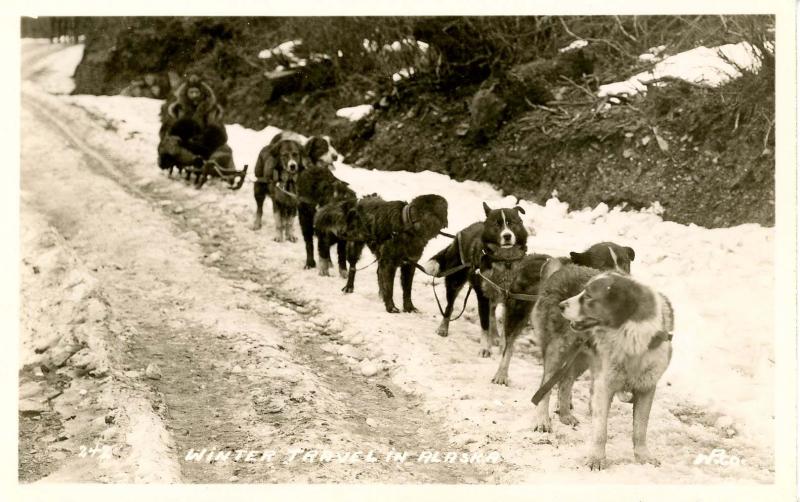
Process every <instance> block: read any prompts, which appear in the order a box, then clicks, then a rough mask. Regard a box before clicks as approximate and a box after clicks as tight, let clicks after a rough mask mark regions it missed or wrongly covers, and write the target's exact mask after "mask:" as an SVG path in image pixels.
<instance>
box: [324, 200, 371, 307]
mask: <svg viewBox="0 0 800 502" xmlns="http://www.w3.org/2000/svg"><path fill="white" fill-rule="evenodd" d="M356 203H357V199H356V197H355V194H354V193H353V192H352V191H350V190H349V189H348V191H346V192H338V193H337V194H336V195H335V196H334V199H333V200H332V201H331V202H329V203H328V204H325V205H324V206H322V207H321V208H319V210H318V211H317V213H316V215H315V216H314V234H315V235H316V236H317V249H318V252H319V258H320V270H319V274H320V275H329V274H328V271H329V270H330V267H331V266H332V265H333V263H332V262H331V246H333V245H334V244H335V245H336V258H337V264H338V266H339V276H340V277H342V278H347V279H348V281H347V285H345V287H344V288H342V291H343V292H345V293H352V292H353V283H354V281H355V270H356V268H355V267H356V263H357V262H358V259H359V258H360V256H361V251H362V250H363V248H364V242H363V241H360V240H358V239H359V238H358V237H357V236H350V235H348V234H347V214H348V213H349V212H350V211H351V210H353V209H355V207H356ZM348 264H349V265H350V270H351V271H352V274H348V272H347V266H348ZM351 275H352V276H351Z"/></svg>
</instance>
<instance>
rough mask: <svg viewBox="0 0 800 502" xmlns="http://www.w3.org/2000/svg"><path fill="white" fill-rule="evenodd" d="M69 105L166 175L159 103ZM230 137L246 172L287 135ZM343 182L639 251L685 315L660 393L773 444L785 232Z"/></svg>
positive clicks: (559, 242)
mask: <svg viewBox="0 0 800 502" xmlns="http://www.w3.org/2000/svg"><path fill="white" fill-rule="evenodd" d="M709 51H711V52H709ZM689 52H690V53H692V54H693V55H691V56H689V55H685V54H686V53H684V55H678V56H682V57H680V58H677V59H673V58H676V57H677V56H673V57H671V58H667V59H665V60H664V61H662V62H661V63H659V65H662V64H663V66H661V67H660V68H661V69H660V70H658V72H659V73H658V74H659V75H662V76H663V75H666V74H667V73H668V72H672V73H671V74H672V75H677V74H680V75H682V76H686V78H695V79H696V78H700V76H701V75H703V76H705V75H708V74H707V73H703V71H701V70H698V71H697V72H693V73H687V72H685V71H684V70H685V69H686V68H687V64H688V62H711V61H713V60H714V58H717V59H716V60H717V61H721V59H719V56H718V55H717V56H714V58H712V57H710V54H711V53H712V52H713V53H714V54H717V52H716V49H713V50H712V49H706V48H702V47H701V48H698V50H695V51H694V52H693V51H689ZM725 53H726V54H727V55H728V56H729V57H732V58H739V59H736V60H737V61H739V62H740V63H743V64H744V63H746V62H747V61H749V62H750V63H749V64H751V65H752V64H753V62H752V59H746V58H748V57H751V56H752V53H751V52H748V51H746V50H743V48H741V47H740V48H739V49H735V48H733V47H730V48H728V49H726V52H725ZM747 54H750V56H748V55H747ZM670 60H672V61H670ZM75 64H77V62H75ZM57 66H58V67H59V68H61V69H60V70H59V71H64V73H62V74H61V75H55V74H53V75H52V78H53V79H54V80H58V79H61V78H63V76H64V75H65V74H68V75H72V71H74V66H73V67H72V69H71V70H70V71H69V72H67V71H66V68H65V66H66V65H64V66H61V64H60V63H59V64H58V65H57ZM751 67H752V66H751ZM654 72H655V70H654ZM54 73H57V72H54ZM728 75H730V74H728ZM703 78H705V77H703ZM708 78H709V79H712V77H710V76H709V77H708ZM695 81H696V80H695ZM710 81H712V82H720V80H719V79H718V80H710ZM64 99H65V100H67V101H68V102H70V103H71V104H73V105H74V106H78V107H81V108H84V109H87V110H90V111H93V112H95V113H97V112H100V113H102V115H103V116H104V117H106V118H107V120H110V121H111V123H113V124H114V125H115V126H117V127H118V129H119V133H120V135H123V136H124V135H130V136H134V135H138V136H140V139H141V140H142V143H143V144H144V145H146V146H147V148H150V149H151V151H150V153H149V154H148V153H146V151H143V153H142V155H152V157H153V170H154V171H155V170H156V167H155V146H156V144H157V141H158V138H157V131H158V127H159V119H158V107H159V104H160V102H158V101H156V100H152V99H146V98H131V97H103V96H69V97H65V98H64ZM227 131H228V135H229V144H230V146H231V147H232V149H233V152H234V157H235V162H236V163H237V166H241V165H243V164H250V165H252V164H253V162H255V160H256V156H257V154H258V151H259V150H260V149H261V148H262V147H263V146H264V145H266V144H268V142H269V141H270V139H271V138H272V136H274V135H275V134H277V133H278V132H279V129H277V128H275V127H267V128H265V129H263V130H261V131H253V130H250V129H247V128H245V127H242V126H240V125H237V124H233V125H229V126H227ZM303 132H304V133H306V134H309V133H313V131H303ZM132 154H137V151H132ZM336 176H337V177H339V178H341V179H343V180H344V181H347V182H348V183H349V184H350V186H351V187H352V188H353V189H354V190H355V191H356V192H357V193H358V194H359V195H364V194H368V193H378V194H380V195H381V196H382V197H384V198H385V199H387V200H395V199H402V200H409V199H411V198H412V197H415V196H417V195H421V194H424V193H436V194H440V195H442V196H444V197H445V198H446V199H447V200H448V203H449V228H448V229H447V230H448V231H450V232H456V231H458V230H459V229H461V228H463V227H465V226H466V225H468V224H470V223H472V222H474V221H478V220H481V219H482V218H483V216H484V214H483V209H482V203H483V202H487V203H488V204H489V206H491V207H510V206H513V205H515V204H518V205H519V206H521V207H522V208H524V209H525V215H523V218H524V222H525V224H526V226H527V228H528V229H529V231H530V235H531V236H530V239H529V241H528V248H529V250H530V251H536V252H540V253H548V254H552V255H556V256H563V255H567V254H568V253H569V252H570V251H579V250H583V249H585V248H586V247H588V246H589V245H591V244H593V243H595V242H599V241H604V240H612V241H615V242H617V243H619V244H622V245H627V246H631V247H633V248H634V249H635V251H636V259H635V261H634V262H633V263H632V267H631V268H632V274H633V275H634V276H635V277H636V278H638V279H639V280H641V281H643V282H645V283H647V284H649V285H651V286H653V287H654V288H656V289H658V290H660V291H661V292H663V293H664V294H666V295H667V296H668V297H669V298H670V300H671V301H672V303H673V306H674V308H675V312H676V329H675V339H674V342H673V344H674V354H673V358H672V363H671V365H670V367H669V369H668V370H667V372H666V373H665V375H664V377H663V379H662V382H661V384H660V385H659V388H660V389H664V386H666V388H667V389H668V390H667V391H663V390H662V392H665V394H669V395H670V396H673V398H674V399H680V400H681V403H683V404H685V405H687V406H689V405H691V406H697V407H702V408H704V409H705V410H707V411H708V412H709V413H711V414H712V415H716V416H720V417H723V418H724V419H725V421H726V422H727V421H729V420H730V421H732V423H734V424H736V431H737V433H738V434H740V435H741V437H742V439H743V440H747V441H751V442H752V443H754V444H760V445H771V444H772V443H773V427H774V417H773V404H774V395H773V389H774V385H773V384H774V361H775V354H774V335H775V325H774V317H775V316H774V296H773V294H774V289H773V285H774V281H775V278H774V257H773V254H774V251H775V249H774V241H775V231H774V228H768V227H762V226H760V225H756V224H745V225H739V226H736V227H731V228H716V229H708V228H703V227H700V226H697V225H693V224H689V225H682V224H679V223H675V222H670V221H664V220H663V219H662V218H661V217H660V216H659V213H660V211H659V208H660V205H659V204H658V203H657V202H656V203H654V204H653V206H652V207H651V208H648V209H647V210H643V211H623V210H622V209H621V208H611V207H608V206H607V205H605V204H599V205H598V206H596V207H594V208H589V207H586V208H570V207H569V206H568V204H567V203H565V202H563V201H561V200H559V199H558V198H557V197H552V198H551V199H549V200H548V201H546V202H545V203H544V204H543V205H540V204H536V203H534V202H531V201H526V200H520V201H517V199H516V198H514V197H511V196H503V195H502V194H501V193H500V192H499V191H498V190H497V189H495V188H494V187H492V186H491V185H490V184H488V183H483V182H476V181H464V182H459V181H455V180H453V179H451V178H449V177H448V176H446V175H443V174H439V173H434V172H429V171H424V172H419V173H413V172H407V171H381V170H372V169H367V168H358V167H353V166H350V165H346V164H338V165H337V170H336ZM251 193H252V191H251V189H249V188H248V187H247V186H246V187H244V188H243V189H242V190H241V191H239V192H236V193H235V194H234V195H232V197H235V198H243V199H244V198H246V199H247V200H248V201H250V200H251V199H250V198H251V197H252V195H251ZM242 224H245V223H242ZM449 242H450V241H449V239H447V238H446V237H437V238H436V239H434V240H433V241H431V242H430V243H429V245H428V247H427V248H426V250H425V254H424V255H423V260H424V259H426V258H428V257H430V256H431V255H433V254H434V253H435V252H437V251H438V250H439V249H441V248H442V247H444V246H446V245H447V244H448V243H449ZM297 252H298V253H300V252H301V247H299V246H298V248H297ZM366 259H367V257H365V258H362V261H364V260H366ZM364 263H366V262H365V261H364ZM368 275H370V276H371V275H372V274H368ZM361 280H362V281H365V280H366V274H362V279H361ZM419 280H420V281H422V280H423V279H419ZM416 287H420V285H417V286H416ZM462 294H463V293H462ZM376 303H377V302H376ZM376 308H378V307H376ZM425 322H427V320H425ZM462 322H463V321H462ZM423 329H427V325H426V326H425V328H423ZM665 394H662V395H665ZM522 397H523V398H525V399H527V397H528V396H522ZM657 400H658V398H657ZM662 406H665V407H666V406H668V403H662Z"/></svg>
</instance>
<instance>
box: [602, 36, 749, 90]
mask: <svg viewBox="0 0 800 502" xmlns="http://www.w3.org/2000/svg"><path fill="white" fill-rule="evenodd" d="M656 49H660V48H656ZM660 52H662V50H659V51H658V52H655V53H652V52H650V53H647V54H649V55H648V56H645V55H642V56H644V59H645V60H647V59H651V60H656V59H657V58H658V55H659V54H660ZM642 56H640V59H642ZM760 68H761V54H760V53H759V50H758V49H757V48H755V47H753V46H752V45H750V44H748V43H747V42H740V43H738V44H726V45H721V46H719V47H712V48H708V47H695V48H694V49H691V50H688V51H685V52H681V53H679V54H675V55H673V56H669V57H667V58H664V59H663V60H661V61H659V62H658V63H656V65H655V66H654V67H653V68H652V69H651V70H648V71H644V72H641V73H637V74H636V75H634V76H632V77H631V78H629V79H628V80H625V81H622V82H613V83H610V84H605V85H601V86H600V88H599V89H598V91H597V95H598V96H599V97H601V98H602V97H606V96H634V95H636V94H640V93H645V92H647V86H648V85H649V84H654V83H657V82H661V81H663V80H665V79H676V80H683V81H685V82H688V83H690V84H694V85H700V86H704V87H718V86H720V85H722V84H724V83H726V82H729V81H730V80H733V79H736V78H739V77H741V76H742V71H741V70H746V71H751V72H758V70H759V69H760Z"/></svg>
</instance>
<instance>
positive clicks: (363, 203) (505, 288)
mask: <svg viewBox="0 0 800 502" xmlns="http://www.w3.org/2000/svg"><path fill="white" fill-rule="evenodd" d="M337 155H338V154H337V153H336V151H335V150H334V149H333V147H332V146H331V144H330V140H329V138H327V137H311V138H309V139H307V140H306V139H305V138H303V137H302V136H300V135H297V134H294V133H289V132H283V133H280V134H278V135H276V136H275V137H274V138H273V140H272V141H271V142H270V144H269V145H267V146H265V147H264V148H263V149H262V150H261V152H260V153H259V155H258V160H257V162H256V167H255V175H256V182H255V184H254V195H255V200H256V214H255V220H254V222H253V229H254V230H258V229H259V228H261V224H262V222H261V220H262V212H263V204H264V200H265V199H266V196H267V195H269V197H270V199H271V200H272V213H273V216H274V221H275V231H276V236H275V241H278V242H282V241H290V242H295V241H296V240H297V238H296V237H295V235H294V233H293V222H294V217H295V216H298V218H299V223H300V229H301V233H302V236H303V240H304V242H305V250H306V262H305V268H307V269H308V268H314V267H316V266H317V262H316V260H315V258H314V239H313V238H314V236H316V237H317V253H318V255H319V274H320V275H330V273H331V272H330V270H331V268H332V266H333V263H332V260H331V247H333V246H334V245H335V246H336V255H337V256H336V258H337V268H338V272H339V275H340V277H342V278H346V279H347V282H346V284H345V286H344V287H343V288H342V291H344V292H345V293H351V292H353V289H354V286H355V275H356V270H357V269H356V263H357V262H358V259H359V257H360V255H361V252H362V250H363V248H364V246H365V245H366V246H367V247H368V248H369V249H370V251H371V252H372V253H373V254H374V255H375V257H376V261H377V268H378V273H377V275H378V287H379V294H380V298H381V300H382V301H383V304H384V307H385V308H386V311H387V312H390V313H395V312H399V311H400V309H398V307H397V306H396V305H395V303H394V291H393V290H394V282H395V275H396V273H397V270H398V269H400V285H401V289H402V311H403V312H416V311H417V309H416V307H415V306H414V304H413V302H412V299H411V289H412V283H413V279H414V274H415V272H416V270H417V269H419V270H422V271H424V272H425V273H427V274H429V275H431V276H434V277H440V278H444V282H445V286H446V305H445V307H444V309H441V306H440V310H441V311H442V314H443V317H442V321H441V324H440V325H439V328H438V330H437V333H438V335H439V336H443V337H445V336H447V335H448V334H449V330H450V321H451V316H452V314H453V310H454V302H455V299H456V296H457V295H458V294H459V292H460V291H461V290H462V289H463V287H464V286H465V285H467V284H468V285H469V288H470V291H474V292H475V297H476V299H477V302H478V313H479V317H480V325H481V330H482V342H481V347H480V351H479V356H480V357H489V356H490V355H491V350H492V346H493V345H494V342H495V340H498V341H499V345H500V347H501V352H502V356H501V359H500V364H499V366H498V368H497V372H496V373H495V375H494V377H493V378H492V382H494V383H496V384H502V385H507V383H508V370H509V363H510V361H511V355H512V352H513V348H514V341H515V340H516V338H517V336H518V335H519V334H520V333H521V331H522V329H523V328H524V327H525V326H526V325H527V324H528V322H529V320H530V321H532V324H533V330H534V335H535V337H536V338H537V340H538V345H539V347H540V348H541V353H542V361H543V365H544V371H543V373H542V382H541V386H540V388H539V389H538V391H537V393H536V395H534V397H533V399H532V400H533V401H534V403H535V404H536V412H535V418H534V429H535V430H536V431H541V432H550V431H552V425H551V420H550V407H549V402H550V399H549V398H550V391H551V389H552V388H554V387H555V386H557V387H558V392H557V395H558V399H557V408H556V411H557V413H558V416H559V420H560V421H561V422H562V423H564V424H566V425H569V426H574V425H576V424H577V423H578V420H577V419H576V418H575V416H574V415H573V414H572V387H573V384H574V382H575V380H576V379H577V378H578V377H579V376H581V374H583V373H584V372H585V371H586V370H587V369H588V370H589V371H590V374H591V382H592V383H591V404H590V405H591V417H592V418H591V422H592V423H591V430H592V432H591V441H590V454H589V457H588V466H589V467H590V468H591V469H593V470H594V469H602V468H603V467H604V465H605V444H606V437H607V420H608V413H609V408H610V406H611V401H612V399H613V398H614V396H615V395H617V396H618V397H619V399H620V400H621V401H624V402H629V403H632V405H633V449H634V457H635V459H636V461H638V462H640V463H650V464H654V465H658V464H659V462H658V460H657V459H656V458H655V457H653V455H651V453H650V452H649V450H648V448H647V441H646V439H647V423H648V419H649V415H650V408H651V405H652V403H653V396H654V393H655V388H656V384H657V383H658V380H659V378H660V377H661V375H662V374H663V373H664V371H665V370H666V368H667V366H668V364H669V361H670V358H671V355H672V343H671V340H672V330H673V312H672V307H671V305H670V302H669V300H667V298H666V297H665V296H664V295H662V294H660V293H658V292H657V291H655V290H653V289H652V288H650V287H648V286H646V285H644V284H642V283H641V282H639V281H637V280H636V279H634V278H633V277H632V276H631V275H630V264H631V262H632V261H633V260H634V258H635V256H636V254H635V252H634V250H633V249H632V248H630V247H625V246H621V245H618V244H616V243H613V242H600V243H597V244H594V245H593V246H591V247H590V248H589V249H587V250H585V251H583V252H571V253H570V254H569V256H562V257H552V256H548V255H544V254H537V253H532V254H529V253H528V252H527V251H528V250H527V240H528V230H526V228H525V226H524V225H523V222H522V219H521V217H520V214H521V213H524V210H523V209H522V208H521V207H518V206H517V207H513V208H491V207H489V206H488V205H487V204H486V203H484V204H483V209H484V212H485V214H486V217H485V219H484V221H481V222H476V223H473V224H471V225H469V226H467V227H466V228H464V229H462V230H461V231H459V232H458V234H456V235H455V236H454V238H453V241H452V242H451V243H450V244H449V245H448V246H447V247H445V248H444V249H442V250H441V251H439V252H438V253H437V254H436V255H434V256H433V257H432V258H431V259H430V260H429V261H428V262H427V263H425V264H424V265H420V264H418V261H419V260H420V257H421V256H422V252H423V250H424V248H425V246H426V244H427V243H428V241H430V240H431V239H432V238H434V237H436V236H437V235H438V234H439V233H440V232H441V230H442V229H443V228H445V227H447V225H448V222H447V201H446V200H445V199H444V198H443V197H441V196H439V195H435V194H428V195H421V196H419V197H415V198H414V199H413V200H411V201H410V202H406V201H386V200H383V199H382V198H381V197H380V196H378V195H377V194H372V195H368V196H365V197H362V198H360V199H359V198H358V197H356V194H355V193H354V192H353V191H352V190H351V189H350V188H349V187H348V186H347V183H345V182H343V181H341V180H339V179H337V178H336V177H335V176H334V174H333V173H332V172H331V171H332V170H333V169H334V167H333V162H334V161H335V160H337ZM467 295H469V292H468V293H467ZM437 301H438V298H437ZM464 301H465V305H466V301H467V298H465V300H464Z"/></svg>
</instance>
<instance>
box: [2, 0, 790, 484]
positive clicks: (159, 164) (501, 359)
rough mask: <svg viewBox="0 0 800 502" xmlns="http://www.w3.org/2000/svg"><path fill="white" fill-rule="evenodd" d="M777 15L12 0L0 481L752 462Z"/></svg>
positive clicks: (568, 475) (438, 473)
mask: <svg viewBox="0 0 800 502" xmlns="http://www.w3.org/2000/svg"><path fill="white" fill-rule="evenodd" d="M776 19H777V18H776V16H775V15H771V14H770V15H766V14H703V15H697V14H692V15H627V14H626V15H504V16H492V15H469V16H466V15H455V14H453V15H447V16H427V15H408V16H366V15H365V16H351V15H346V16H345V15H343V16H336V17H333V16H327V15H326V16H317V17H309V16H279V17H276V16H265V15H259V16H190V17H185V16H170V17H165V16H147V17H145V16H52V15H51V16H38V17H34V16H21V17H18V23H19V57H20V72H21V73H20V83H19V85H20V94H19V98H18V99H19V102H20V115H19V128H20V135H19V141H20V151H19V152H20V159H19V162H20V164H19V192H18V200H19V263H18V266H19V291H18V295H19V333H18V335H16V336H18V339H19V341H18V355H17V357H18V360H17V367H16V372H17V374H18V388H17V389H16V391H17V392H18V394H17V399H16V403H17V408H18V409H17V415H18V429H17V432H16V433H17V441H18V443H17V466H16V467H17V482H18V483H19V485H20V486H24V485H42V484H44V485H48V484H51V483H81V484H112V485H114V484H130V483H136V484H173V485H174V484H181V485H192V484H224V485H239V484H249V485H261V486H263V485H269V484H272V485H274V484H362V485H363V484H369V485H376V484H381V485H385V484H392V485H394V484H397V485H494V486H497V485H520V484H522V485H530V484H541V483H548V484H555V485H570V486H574V485H582V484H587V485H588V484H630V483H636V484H643V485H645V484H657V485H704V486H713V485H742V486H753V485H755V486H767V485H772V484H774V483H775V482H776V459H777V458H778V456H777V454H776V448H778V444H777V443H776V441H777V442H778V443H780V442H781V441H783V440H782V439H781V436H780V435H779V434H778V426H777V425H776V423H778V422H779V421H780V420H781V419H782V418H781V417H779V416H776V405H777V404H779V403H778V401H780V399H781V397H780V396H779V395H778V394H777V392H776V381H777V380H778V378H779V377H778V373H776V357H780V356H776V354H777V353H779V352H780V346H776V339H777V338H776V333H778V326H776V322H777V319H778V317H779V315H778V314H779V312H778V311H777V307H776V296H775V295H776V280H777V276H778V275H779V274H781V273H783V274H788V273H790V272H789V271H788V270H786V271H783V272H779V271H778V269H777V268H776V252H777V247H776V240H777V239H778V235H777V233H776V221H778V220H780V219H781V218H784V217H785V218H790V219H791V220H792V222H794V221H795V220H794V219H795V216H796V214H785V215H783V216H782V215H780V214H777V212H776V165H777V164H776V157H777V156H778V154H777V152H776V144H777V141H776V108H791V109H794V107H795V103H794V102H793V101H788V100H787V101H779V100H777V99H776V76H779V75H780V72H776V57H777V55H778V54H779V53H780V52H781V51H784V52H783V54H784V55H785V54H786V53H787V52H791V53H793V52H794V50H795V49H794V47H781V46H779V44H778V43H777V38H776ZM776 73H777V74H776ZM786 77H787V79H788V78H791V77H792V76H791V75H787V76H786ZM781 78H783V76H781ZM792 81H793V80H792ZM791 85H794V84H791ZM790 139H791V138H790ZM781 146H782V147H784V148H786V147H787V146H788V145H785V144H784V145H780V144H778V147H779V148H780V147H781ZM787 158H788V157H787ZM791 158H792V159H793V158H794V154H793V153H791ZM793 166H794V164H793V161H792V164H791V165H790V166H783V167H784V168H790V169H794V167H793ZM778 188H780V187H778ZM792 224H794V223H792ZM334 260H336V261H335V262H334ZM792 260H794V255H792ZM792 273H793V272H792ZM791 294H792V295H795V294H796V291H792V292H791ZM783 331H784V332H783V335H785V336H789V337H793V336H794V335H792V334H791V332H790V331H786V330H783ZM8 335H9V337H11V336H12V335H13V334H12V333H9V334H8ZM783 335H781V336H783ZM791 343H792V345H791V348H792V350H794V341H793V338H792V342H791ZM786 355H787V357H788V356H792V355H791V354H786ZM792 364H793V363H792ZM792 385H794V383H792ZM790 398H791V400H792V402H794V396H790ZM787 399H789V397H787ZM784 419H785V420H790V421H791V422H792V423H794V419H795V417H794V416H791V417H785V418H784ZM793 427H794V426H793ZM788 437H789V436H787V438H788ZM791 441H792V443H793V441H794V436H791ZM792 448H794V444H792ZM794 460H795V459H794V458H792V459H791V462H794ZM792 465H794V464H792ZM792 468H793V467H792ZM791 498H793V496H792V497H791Z"/></svg>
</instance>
